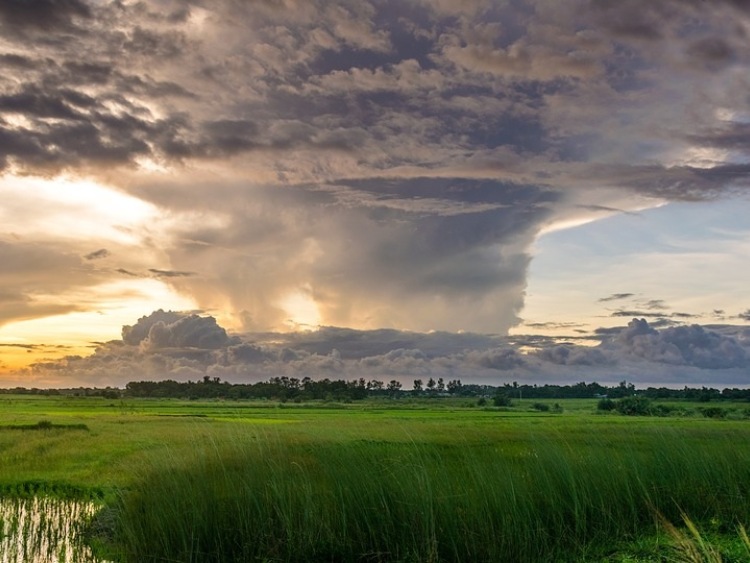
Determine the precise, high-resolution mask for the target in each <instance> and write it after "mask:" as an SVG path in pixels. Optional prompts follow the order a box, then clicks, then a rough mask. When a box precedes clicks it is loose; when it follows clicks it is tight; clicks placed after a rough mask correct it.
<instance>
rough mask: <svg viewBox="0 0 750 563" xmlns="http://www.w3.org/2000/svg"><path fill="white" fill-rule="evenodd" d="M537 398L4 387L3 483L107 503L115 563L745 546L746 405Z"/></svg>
mask: <svg viewBox="0 0 750 563" xmlns="http://www.w3.org/2000/svg"><path fill="white" fill-rule="evenodd" d="M535 402H539V401H536V400H534V401H532V400H529V401H521V402H519V401H516V402H515V404H514V406H513V407H512V408H510V409H502V410H501V409H493V408H486V409H482V408H478V407H477V406H476V401H472V400H470V399H438V400H426V399H425V400H419V401H412V402H409V401H405V400H399V401H392V400H386V399H384V400H381V401H369V402H366V403H363V404H360V403H357V404H346V405H344V404H334V403H318V404H315V405H304V404H301V405H297V404H289V403H287V404H283V405H281V404H278V403H272V402H231V401H226V402H225V401H206V402H201V401H179V400H164V399H160V400H148V399H139V400H124V401H121V400H109V399H102V398H77V397H38V396H8V395H4V396H0V413H1V414H0V460H2V461H0V491H4V494H5V495H6V496H23V495H30V494H34V493H40V492H41V493H52V494H57V495H63V496H64V495H69V496H79V497H80V496H83V497H87V498H94V499H99V500H100V501H101V502H103V503H106V508H105V509H104V510H103V511H102V512H101V513H100V514H101V515H100V517H99V518H98V519H97V520H95V528H96V529H97V530H98V532H99V534H100V536H101V537H100V539H101V540H102V541H104V542H105V543H108V548H107V549H108V550H109V555H110V557H111V558H114V559H118V560H122V561H163V560H170V561H185V562H188V561H191V562H192V561H195V562H198V561H404V562H406V561H436V562H437V561H622V562H625V561H660V560H675V561H679V560H681V559H680V557H681V555H680V552H679V548H678V547H675V546H676V544H675V542H674V540H670V539H669V533H668V532H669V524H668V523H669V522H672V523H675V524H677V525H682V522H683V517H685V516H686V517H688V518H689V519H690V521H691V522H695V524H696V526H697V527H698V529H700V530H701V532H702V533H703V534H704V535H705V537H707V538H710V539H711V541H712V542H713V543H714V544H715V545H717V546H719V549H720V550H722V556H723V560H724V561H747V560H750V552H748V551H747V550H746V547H745V545H744V543H743V542H742V541H741V535H740V534H739V532H738V530H739V529H740V528H739V526H740V525H743V526H745V527H747V526H748V524H750V445H749V444H750V421H748V420H745V419H742V416H740V415H741V413H743V412H744V411H745V409H747V407H748V405H747V403H739V404H736V405H730V404H724V403H722V407H723V408H725V409H727V410H729V411H730V412H734V413H737V416H736V417H735V418H737V420H731V418H733V417H731V416H729V417H728V418H727V419H724V420H712V419H707V418H700V417H697V416H681V417H677V416H674V417H668V418H654V417H625V416H621V415H618V414H613V413H607V414H601V413H598V412H597V411H596V401H593V400H568V401H542V402H547V403H549V404H550V406H551V405H552V404H553V403H554V402H558V403H560V405H561V406H562V408H563V412H562V413H550V412H539V411H536V410H534V409H532V408H531V407H532V405H533V403H535ZM680 405H681V408H682V409H683V410H687V411H689V410H690V409H697V408H698V406H700V405H688V404H685V403H681V404H680ZM695 412H697V411H695ZM40 421H41V422H43V424H39V423H40ZM669 557H671V558H672V559H660V558H669ZM682 560H692V559H682Z"/></svg>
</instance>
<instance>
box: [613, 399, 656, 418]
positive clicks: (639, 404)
mask: <svg viewBox="0 0 750 563" xmlns="http://www.w3.org/2000/svg"><path fill="white" fill-rule="evenodd" d="M615 408H617V412H619V413H620V414H624V415H628V416H646V415H649V414H651V401H650V400H649V399H647V398H646V397H635V396H634V397H623V398H622V399H620V400H619V401H617V404H616V407H615Z"/></svg>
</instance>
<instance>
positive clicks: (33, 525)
mask: <svg viewBox="0 0 750 563" xmlns="http://www.w3.org/2000/svg"><path fill="white" fill-rule="evenodd" d="M97 509H98V505H96V504H94V503H92V502H90V501H76V500H60V499H55V498H49V497H33V498H0V563H107V562H105V561H104V560H102V559H98V558H96V557H94V555H93V554H92V553H91V549H90V548H89V547H88V546H86V545H85V544H84V542H83V540H82V532H83V526H84V523H85V522H86V520H87V519H88V518H90V517H91V516H92V515H93V514H94V513H95V512H96V510H97Z"/></svg>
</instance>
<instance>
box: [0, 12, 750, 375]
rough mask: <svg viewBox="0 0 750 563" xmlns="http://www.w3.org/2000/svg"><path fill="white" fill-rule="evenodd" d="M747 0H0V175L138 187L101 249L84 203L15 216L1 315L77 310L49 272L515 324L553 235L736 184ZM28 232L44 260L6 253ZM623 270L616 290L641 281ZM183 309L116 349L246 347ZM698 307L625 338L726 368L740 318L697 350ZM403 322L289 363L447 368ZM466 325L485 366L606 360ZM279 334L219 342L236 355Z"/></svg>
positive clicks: (254, 311) (276, 306)
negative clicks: (539, 244) (38, 219)
mask: <svg viewBox="0 0 750 563" xmlns="http://www.w3.org/2000/svg"><path fill="white" fill-rule="evenodd" d="M747 17H748V11H747V9H746V7H745V5H744V3H742V2H732V1H728V0H727V1H716V2H700V1H681V0H664V1H661V2H645V1H641V0H628V1H623V2H616V3H613V2H606V1H600V0H575V1H572V2H567V3H565V4H564V5H563V4H561V3H560V2H556V1H554V0H523V1H520V2H511V3H498V2H494V1H490V0H486V1H483V0H477V1H472V2H460V3H451V2H423V1H418V0H406V1H402V0H385V1H382V2H372V1H369V0H353V1H338V0H336V1H323V0H313V1H310V0H305V1H302V0H285V1H284V2H278V3H274V2H234V1H229V0H219V1H216V2H206V1H204V0H191V1H190V2H182V1H178V0H163V1H161V0H160V1H158V2H157V1H156V0H146V1H139V2H133V1H118V2H114V1H112V2H109V1H104V2H94V1H93V0H34V1H21V0H11V1H8V2H3V3H0V32H1V33H2V36H3V38H4V41H3V44H2V47H0V65H1V66H2V69H3V72H2V73H0V173H2V174H3V178H4V179H6V180H8V181H9V182H11V184H12V188H9V189H13V190H16V192H17V193H21V191H22V190H23V187H22V186H21V182H20V180H19V182H17V183H18V186H21V187H18V186H16V183H15V182H16V180H18V179H23V178H29V177H35V178H43V179H49V180H51V181H54V180H57V179H60V178H67V179H73V180H81V179H88V180H91V181H92V182H99V183H101V184H102V185H104V186H107V187H108V189H110V190H111V191H112V192H114V193H117V194H119V195H120V196H123V197H124V196H127V197H129V198H132V199H134V200H136V201H137V202H139V203H141V204H143V205H144V206H146V207H147V210H146V211H142V212H139V214H137V217H138V221H130V222H127V221H123V222H119V221H117V220H116V219H111V220H110V223H111V225H108V227H111V228H109V229H108V230H107V233H106V235H105V234H104V233H99V232H91V230H89V232H86V233H85V235H86V236H85V237H81V238H86V239H87V246H86V247H85V248H84V247H83V246H82V245H81V243H80V240H79V241H77V242H76V243H75V244H73V243H69V242H66V241H68V238H67V237H61V236H60V234H61V233H60V231H63V234H66V229H68V230H70V228H71V227H70V225H67V224H65V223H64V222H63V221H62V219H59V221H60V223H61V224H64V225H65V227H61V228H59V229H58V230H57V231H55V232H54V233H47V232H46V231H41V230H40V231H39V232H31V231H29V232H26V233H22V235H18V234H17V233H16V232H11V231H10V230H8V232H5V231H4V232H3V233H0V254H3V255H5V254H7V255H8V256H9V257H10V258H11V259H12V260H13V262H12V263H13V264H16V263H18V266H17V270H16V272H18V274H17V275H13V274H10V275H9V274H4V273H3V274H0V280H2V285H1V286H0V292H7V294H8V296H9V297H8V299H7V300H6V302H4V303H5V304H4V305H2V309H0V312H1V313H2V318H3V319H7V321H11V320H13V319H23V318H28V317H29V316H33V315H36V314H37V313H39V314H41V313H43V312H46V313H49V314H51V313H52V312H53V311H55V310H57V309H55V308H56V307H57V308H59V307H64V305H63V304H62V303H60V302H55V300H54V299H52V298H49V295H52V294H53V293H54V291H55V290H56V289H58V286H59V285H60V284H68V285H69V287H68V288H63V289H65V290H66V291H68V292H69V293H70V291H73V290H76V291H78V290H79V289H80V288H81V287H89V286H97V287H98V286H103V287H106V291H108V292H111V291H115V289H112V288H121V287H124V286H125V285H126V282H129V283H132V284H135V283H136V282H146V281H150V282H154V283H159V284H164V285H165V286H167V287H168V288H169V289H170V290H171V291H172V292H174V293H175V294H178V295H180V296H184V297H185V298H188V299H190V300H192V301H193V302H194V303H195V306H196V308H199V309H201V310H203V311H208V312H210V313H211V314H214V315H216V317H217V318H218V319H220V320H221V322H222V323H223V324H225V325H226V326H227V327H228V328H230V329H232V330H235V331H236V332H237V333H242V332H253V333H256V334H260V333H264V332H283V331H286V330H293V329H297V328H300V327H308V326H342V327H350V328H352V329H358V330H363V331H365V330H366V331H377V330H380V329H389V330H396V331H400V333H403V334H407V333H408V332H409V331H412V332H413V333H423V332H426V331H430V330H435V331H450V332H457V331H468V332H470V333H472V334H477V333H480V332H482V333H487V334H489V335H490V336H488V338H494V337H496V336H499V337H503V336H505V335H507V334H508V332H509V331H510V330H511V329H513V328H514V327H517V326H518V325H519V324H520V322H521V312H522V310H523V307H524V299H525V296H526V293H525V292H526V290H527V285H528V275H529V266H530V263H531V260H532V255H533V251H534V250H533V249H534V246H533V245H534V243H535V241H536V240H538V238H539V236H540V235H541V234H542V233H545V232H550V231H553V230H554V229H555V228H557V227H559V226H560V225H566V224H582V223H585V222H587V221H589V220H593V219H596V218H600V217H602V216H605V215H609V214H613V213H629V212H633V211H634V210H641V209H648V208H650V207H656V206H659V205H662V204H664V203H667V202H675V201H678V202H704V201H708V200H713V199H716V198H721V197H736V196H737V195H738V194H745V193H747V188H748V185H749V180H750V165H748V164H747V162H748V156H750V155H748V148H747V147H748V146H750V143H748V142H747V141H750V135H749V134H748V133H749V131H748V127H747V122H748V116H749V115H750V104H749V103H748V99H747V96H746V94H745V93H746V92H747V91H748V87H749V86H750V81H749V79H748V77H749V76H750V73H748V72H747V70H748V66H750V54H749V53H750V52H748V49H747V47H746V43H747V39H746V38H747V33H748V23H747ZM717 84H721V85H722V86H721V88H718V87H716V85H717ZM11 184H9V185H11ZM66 186H67V187H66V188H64V189H69V190H76V189H79V188H77V187H76V185H75V181H71V182H70V184H68V185H66ZM8 201H11V199H10V198H9V199H8ZM6 205H8V206H10V203H8V204H6ZM59 205H61V207H63V211H62V212H61V214H60V215H61V216H63V215H65V209H64V205H62V204H59ZM103 207H105V208H109V209H114V208H116V205H113V204H111V203H108V204H107V205H106V206H103ZM35 209H36V208H35ZM100 211H101V210H100V208H97V209H96V213H100ZM26 212H27V213H28V214H29V215H31V212H30V211H29V210H28V209H27V210H26ZM40 214H42V215H43V214H44V212H40ZM123 216H125V214H123ZM126 223H127V224H126ZM73 226H75V225H73ZM71 238H72V237H71ZM48 244H49V245H53V246H54V248H47V247H45V246H44V245H48ZM64 244H69V246H68V247H67V248H65V247H63V245H64ZM40 245H41V246H40ZM27 248H32V249H33V252H34V253H36V254H35V255H38V256H39V262H36V263H35V264H34V265H33V267H32V266H31V265H29V264H28V263H23V264H22V263H20V262H19V259H18V257H19V256H21V255H22V253H23V251H24V249H27ZM97 248H98V249H101V250H93V249H97ZM42 249H44V250H42ZM105 249H106V250H105ZM42 255H44V256H42ZM45 257H46V258H45ZM81 257H83V260H84V261H83V262H82V261H81ZM114 260H117V261H118V263H117V264H111V265H110V262H113V261H114ZM39 264H44V266H43V267H42V266H39ZM37 268H40V269H41V270H40V271H43V272H44V277H45V279H44V280H42V279H41V274H40V277H39V278H38V281H35V280H37V278H36V277H34V276H35V275H36V270H37ZM61 271H64V272H70V273H71V275H70V276H61V275H60V272H61ZM29 277H30V279H31V281H32V284H31V285H32V288H31V289H26V288H25V287H24V284H25V283H26V282H27V281H28V279H29ZM128 287H131V286H128ZM133 287H135V286H133ZM137 287H138V288H137V290H134V289H129V290H128V291H129V292H130V293H131V294H132V293H138V292H142V291H144V289H143V287H144V286H143V285H139V286H137ZM623 287H626V288H628V286H623ZM102 291H104V290H102ZM117 291H120V289H117ZM122 291H125V290H122ZM612 291H617V286H615V288H602V289H601V293H600V295H605V296H606V295H607V294H610V295H609V297H603V298H602V299H601V302H603V303H607V302H616V303H617V304H619V302H621V301H625V300H628V299H630V298H632V297H633V296H634V294H633V293H611V292H612ZM634 291H638V290H637V289H635V290H634ZM72 308H85V309H87V310H88V309H93V308H94V305H93V304H89V305H87V304H80V303H79V304H77V305H74V306H72ZM60 310H61V311H62V309H60ZM147 310H150V309H147ZM35 311H36V312H35ZM657 313H658V315H657ZM681 314H684V315H689V314H692V313H690V312H689V311H686V312H685V313H682V311H680V312H669V313H666V312H664V311H662V310H661V309H660V304H659V303H657V302H654V303H651V304H649V303H645V302H644V303H642V304H639V303H637V302H636V303H635V306H630V305H629V304H628V306H627V307H621V308H620V309H619V310H618V311H617V312H614V313H612V315H613V316H614V317H615V318H616V317H620V316H632V315H637V316H639V317H646V316H647V317H648V318H650V319H653V320H654V322H659V321H658V320H661V321H662V322H667V321H669V322H672V321H674V322H678V321H680V320H681V319H683V318H686V317H681V316H679V315H681ZM164 315H167V314H166V313H165V314H164ZM152 321H153V322H152ZM0 322H2V319H0ZM139 322H140V321H139ZM195 322H199V321H196V320H195V319H194V320H192V321H188V320H185V319H174V318H172V317H169V315H167V316H166V317H164V318H161V317H160V318H159V320H154V319H152V320H149V321H144V324H141V325H138V324H136V325H134V326H133V327H132V328H131V329H130V331H129V332H128V333H127V334H125V333H124V334H123V336H124V346H125V348H123V349H128V350H129V347H131V346H135V345H136V344H138V345H139V346H141V345H143V347H144V348H148V349H149V350H152V351H153V350H161V349H166V348H180V347H181V346H183V345H187V344H186V343H187V342H192V344H191V345H190V346H192V347H194V348H198V349H201V350H203V353H204V357H208V356H211V354H208V355H207V356H206V355H205V353H206V350H214V351H215V350H219V349H225V348H227V346H230V344H229V342H228V340H227V339H226V338H229V337H226V334H224V337H222V336H221V335H222V333H221V330H218V329H219V328H220V327H218V325H217V326H216V327H213V328H212V327H208V325H205V326H202V328H201V330H198V332H197V333H193V332H190V331H188V328H190V327H192V325H191V323H195ZM200 322H203V321H200ZM613 322H614V321H613ZM149 323H150V324H149ZM175 323H177V324H175ZM117 324H118V325H119V324H121V323H117ZM146 325H148V330H146ZM529 326H531V325H529ZM538 326H541V324H539V323H538ZM548 326H551V325H548ZM679 328H681V327H677V326H675V327H674V329H675V331H677V330H678V329H679ZM191 330H192V328H191ZM203 330H206V331H207V332H206V333H205V338H206V339H205V340H201V338H203V336H201V337H200V338H198V336H197V335H198V334H201V335H202V334H204V333H203V332H202V331H203ZM222 330H223V329H222ZM667 330H668V329H667ZM152 331H153V334H151V332H152ZM183 331H188V332H183ZM683 332H684V331H683ZM683 332H668V333H665V334H662V333H660V335H661V336H659V338H657V340H658V342H655V341H654V342H652V340H654V337H653V335H651V336H648V335H645V336H644V338H642V339H640V340H638V342H639V344H638V346H635V345H631V344H628V345H627V346H630V348H627V346H625V345H624V344H622V342H621V347H623V350H625V349H626V348H627V353H628V354H631V355H633V356H634V357H640V358H643V359H649V358H650V359H653V360H654V361H656V359H659V358H661V359H659V360H658V361H661V360H662V359H666V358H670V359H671V360H670V361H672V360H673V361H672V364H670V365H678V364H679V365H689V366H693V367H696V368H699V369H704V368H709V367H712V366H714V364H716V365H717V367H720V366H718V364H720V363H721V362H720V361H719V359H718V358H717V357H716V356H717V354H718V350H720V349H724V348H722V346H725V343H724V344H723V343H721V342H719V343H717V342H715V341H714V340H712V337H711V336H710V335H708V336H706V335H703V336H704V337H705V338H706V339H707V340H706V343H705V344H703V345H700V346H697V344H696V345H695V346H697V348H696V347H695V346H693V347H692V348H691V347H690V346H688V345H687V344H684V342H685V341H686V339H687V341H690V342H693V341H694V340H696V339H698V337H699V336H701V335H697V334H694V333H692V332H690V333H689V334H687V335H685V334H683ZM368 334H375V333H368ZM378 334H380V333H378ZM194 337H195V338H198V340H191V338H194ZM225 337H226V338H225ZM399 338H401V336H399ZM135 340H137V342H135ZM406 340H412V341H409V342H403V345H397V344H396V343H394V346H393V347H391V348H390V349H388V350H375V349H372V350H370V348H369V347H370V346H374V344H372V343H371V342H370V339H367V338H365V339H362V340H361V341H360V342H359V343H358V345H361V346H365V347H366V349H367V350H369V352H372V354H371V355H367V356H362V357H360V358H354V357H352V356H350V355H349V354H348V352H347V350H348V348H345V347H343V346H342V347H341V348H337V349H338V350H339V356H338V357H334V356H332V355H331V354H332V352H331V351H328V352H326V353H324V354H323V353H322V352H320V351H317V350H312V349H311V346H312V344H309V343H308V344H306V345H305V346H303V347H302V348H301V349H296V348H295V352H294V354H292V355H290V356H289V357H290V358H291V357H294V358H295V359H294V360H290V361H289V362H287V363H286V364H284V365H287V364H288V365H292V364H293V362H303V363H304V361H307V360H310V361H312V359H314V360H315V361H316V362H318V363H317V364H316V365H317V367H318V368H319V369H324V368H323V366H328V367H327V368H325V369H343V368H341V366H342V365H343V366H348V364H347V362H354V361H365V360H367V365H368V366H370V368H372V369H374V368H373V367H372V366H374V365H376V364H377V365H380V366H391V367H388V368H387V370H396V369H397V368H398V367H399V366H402V367H403V366H404V365H408V366H410V367H409V369H417V368H418V367H419V369H431V367H430V366H433V365H434V363H433V362H435V361H437V360H435V359H434V357H437V356H433V353H432V352H431V351H430V349H429V348H426V347H425V346H426V344H427V343H426V342H424V341H423V339H421V338H410V339H409V338H406ZM447 340H450V339H447ZM209 343H210V345H209ZM445 343H446V345H447V344H448V343H447V342H445ZM231 345H233V346H240V345H239V344H237V343H235V344H231ZM249 345H252V346H256V344H255V343H252V342H251V343H249V344H248V346H249ZM451 346H453V344H451ZM691 346H692V345H691ZM726 346H728V348H726V349H724V351H725V352H727V354H729V357H731V358H732V359H729V360H727V362H729V364H731V366H735V367H736V366H739V365H741V364H742V361H744V360H743V359H742V357H741V355H738V354H739V353H738V352H737V350H735V349H734V348H732V347H731V346H730V345H726ZM118 350H119V348H118ZM393 350H402V352H401V353H400V355H394V354H393ZM451 350H452V351H451V354H454V353H455V354H464V355H463V356H462V358H463V360H464V361H466V362H468V365H471V366H475V367H476V369H477V370H500V371H502V370H511V371H512V370H524V369H531V367H530V366H533V365H534V362H546V363H550V364H559V365H594V364H596V365H607V362H610V361H611V360H612V358H610V357H609V356H607V354H606V353H605V351H604V350H602V351H601V353H602V354H604V356H606V357H603V356H602V355H601V354H598V353H588V352H585V351H583V350H578V349H577V348H575V349H574V348H568V347H562V348H559V349H555V350H547V351H545V352H544V354H541V355H539V356H533V357H532V356H529V357H526V356H525V355H523V354H521V355H518V354H519V353H517V352H516V351H512V352H509V351H508V349H507V347H506V346H505V344H504V343H501V342H497V343H494V344H493V345H492V346H490V345H488V346H486V347H484V348H483V349H482V350H481V351H479V350H476V349H473V348H471V347H469V348H467V349H466V350H468V352H467V351H464V350H462V351H456V350H455V349H454V348H451ZM691 350H692V351H691ZM621 351H622V350H621ZM369 352H368V353H369ZM445 353H447V352H446V351H443V354H445ZM618 353H619V352H618ZM623 353H624V352H623ZM267 354H268V352H267V350H265V349H263V348H258V349H256V348H248V347H240V348H234V349H232V352H231V353H229V352H227V357H231V358H234V359H236V360H237V361H238V362H241V363H244V365H246V366H247V365H257V364H258V363H259V361H260V359H263V360H264V361H265V360H266V359H267V358H268V357H269V356H268V355H267ZM299 354H302V356H299ZM387 354H391V356H387ZM420 354H423V355H420ZM139 357H140V356H139ZM155 357H156V356H150V358H152V359H151V360H149V361H154V360H153V358H155ZM211 357H213V356H211ZM451 357H453V356H451ZM457 357H458V356H455V358H457ZM373 358H376V359H373ZM455 358H454V359H455ZM165 361H166V360H165ZM170 361H172V362H173V361H174V359H172V360H170ZM193 361H197V360H193ZM279 361H281V360H279ZM341 362H344V363H343V364H342V363H341ZM680 362H682V363H680ZM261 363H262V362H261ZM282 363H283V362H282ZM448 363H449V364H450V362H448ZM216 365H217V366H220V365H221V364H220V363H219V364H216ZM300 365H302V364H300ZM441 365H442V364H441ZM446 365H447V364H446ZM182 367H185V369H188V368H189V369H191V370H194V369H199V368H197V367H196V366H195V365H194V364H190V365H189V366H182ZM200 369H203V368H200ZM216 369H219V368H218V367H217V368H216ZM222 369H224V368H222ZM289 369H292V368H291V367H290V368H289ZM347 369H348V368H347ZM368 369H369V368H368ZM383 369H386V368H383ZM441 369H446V370H448V371H450V369H453V368H448V367H446V366H445V365H444V366H443V368H441ZM472 369H473V368H472Z"/></svg>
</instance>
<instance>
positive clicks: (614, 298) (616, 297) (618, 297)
mask: <svg viewBox="0 0 750 563" xmlns="http://www.w3.org/2000/svg"><path fill="white" fill-rule="evenodd" d="M634 296H635V294H634V293H613V294H612V295H609V296H608V297H602V298H600V299H599V302H600V303H606V302H608V301H620V300H621V299H629V298H630V297H634Z"/></svg>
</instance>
